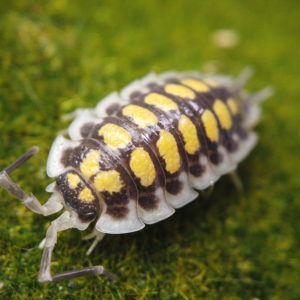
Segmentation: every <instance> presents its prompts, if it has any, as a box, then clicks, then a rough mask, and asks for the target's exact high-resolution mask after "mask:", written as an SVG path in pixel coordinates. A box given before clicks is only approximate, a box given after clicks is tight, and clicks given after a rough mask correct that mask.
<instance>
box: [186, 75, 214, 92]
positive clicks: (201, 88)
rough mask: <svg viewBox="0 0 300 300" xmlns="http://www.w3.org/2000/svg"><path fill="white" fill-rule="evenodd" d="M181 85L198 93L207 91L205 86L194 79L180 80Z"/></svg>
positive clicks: (207, 88)
mask: <svg viewBox="0 0 300 300" xmlns="http://www.w3.org/2000/svg"><path fill="white" fill-rule="evenodd" d="M181 83H182V84H184V85H187V86H188V87H190V88H192V89H193V90H195V91H197V92H199V93H205V92H208V91H209V87H208V85H207V84H205V83H204V82H202V81H199V80H196V79H192V78H188V79H184V80H181Z"/></svg>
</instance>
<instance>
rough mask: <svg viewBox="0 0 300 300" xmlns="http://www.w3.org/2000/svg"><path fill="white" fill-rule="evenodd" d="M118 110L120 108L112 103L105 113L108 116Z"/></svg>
mask: <svg viewBox="0 0 300 300" xmlns="http://www.w3.org/2000/svg"><path fill="white" fill-rule="evenodd" d="M119 108H120V105H119V104H118V103H113V104H111V105H110V106H108V107H107V108H106V113H107V114H108V115H109V116H111V115H114V114H115V113H116V112H117V111H118V109H119Z"/></svg>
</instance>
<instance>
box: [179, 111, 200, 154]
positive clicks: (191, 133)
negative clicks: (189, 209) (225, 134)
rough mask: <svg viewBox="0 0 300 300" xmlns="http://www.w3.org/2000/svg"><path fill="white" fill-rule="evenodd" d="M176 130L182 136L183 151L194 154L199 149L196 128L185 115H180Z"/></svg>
mask: <svg viewBox="0 0 300 300" xmlns="http://www.w3.org/2000/svg"><path fill="white" fill-rule="evenodd" d="M178 129H179V131H180V132H181V134H182V135H183V139H184V149H185V150H186V152H187V153H189V154H194V153H195V152H196V151H197V150H198V149H199V148H200V142H199V139H198V135H197V129H196V126H195V125H194V124H193V122H192V121H191V120H190V119H189V118H188V117H187V116H186V115H182V116H181V117H180V119H179V122H178Z"/></svg>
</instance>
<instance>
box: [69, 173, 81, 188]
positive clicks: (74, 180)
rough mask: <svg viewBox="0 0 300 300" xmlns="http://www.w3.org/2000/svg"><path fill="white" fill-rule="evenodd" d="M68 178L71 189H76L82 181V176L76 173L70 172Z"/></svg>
mask: <svg viewBox="0 0 300 300" xmlns="http://www.w3.org/2000/svg"><path fill="white" fill-rule="evenodd" d="M67 178H68V184H69V187H70V188H71V189H76V188H77V186H78V185H79V183H80V181H81V179H80V177H79V176H78V175H77V174H74V173H68V174H67Z"/></svg>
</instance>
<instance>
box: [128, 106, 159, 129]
mask: <svg viewBox="0 0 300 300" xmlns="http://www.w3.org/2000/svg"><path fill="white" fill-rule="evenodd" d="M122 113H123V115H124V116H127V117H130V118H132V119H133V122H134V123H136V124H137V125H138V126H139V127H141V128H143V127H147V126H153V125H155V124H157V123H158V119H157V117H156V115H155V114H154V113H152V112H151V111H150V110H148V109H146V108H143V107H141V106H138V105H127V106H125V107H124V108H123V109H122Z"/></svg>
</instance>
